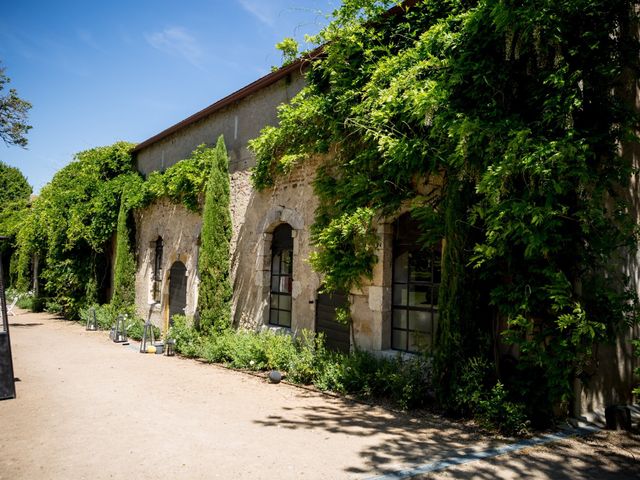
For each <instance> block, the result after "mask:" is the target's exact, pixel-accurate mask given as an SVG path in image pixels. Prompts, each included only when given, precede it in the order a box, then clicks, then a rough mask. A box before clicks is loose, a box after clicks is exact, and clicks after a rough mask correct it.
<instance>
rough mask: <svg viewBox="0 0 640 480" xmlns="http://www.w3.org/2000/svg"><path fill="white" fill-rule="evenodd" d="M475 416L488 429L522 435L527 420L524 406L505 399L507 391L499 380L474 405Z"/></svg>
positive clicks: (525, 429)
mask: <svg viewBox="0 0 640 480" xmlns="http://www.w3.org/2000/svg"><path fill="white" fill-rule="evenodd" d="M475 413H476V418H477V420H478V421H479V423H480V425H481V426H483V427H484V428H487V429H489V430H498V431H500V432H502V433H505V434H507V435H524V434H525V433H527V429H528V426H529V422H528V421H527V415H526V412H525V407H524V405H522V404H521V403H516V402H511V401H509V400H508V399H507V391H506V390H505V388H504V385H503V384H502V383H500V382H498V383H496V384H495V385H494V387H493V388H492V389H491V392H489V394H488V395H487V396H486V397H485V398H483V399H482V400H480V401H479V402H478V404H477V406H476V412H475Z"/></svg>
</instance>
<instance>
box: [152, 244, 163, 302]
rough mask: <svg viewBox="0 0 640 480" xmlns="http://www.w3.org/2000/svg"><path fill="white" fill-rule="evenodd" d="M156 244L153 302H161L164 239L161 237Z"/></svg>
mask: <svg viewBox="0 0 640 480" xmlns="http://www.w3.org/2000/svg"><path fill="white" fill-rule="evenodd" d="M155 243H156V245H155V252H154V259H153V300H154V301H156V302H159V301H160V290H161V287H162V248H163V246H164V242H163V241H162V237H160V236H159V237H158V239H157V240H156V242H155Z"/></svg>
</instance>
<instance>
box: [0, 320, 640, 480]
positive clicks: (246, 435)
mask: <svg viewBox="0 0 640 480" xmlns="http://www.w3.org/2000/svg"><path fill="white" fill-rule="evenodd" d="M10 323H11V339H12V347H13V356H14V369H15V375H16V376H17V377H19V378H20V382H18V383H17V384H16V387H17V394H18V398H17V399H15V400H6V401H2V402H0V479H3V480H4V479H11V480H16V479H32V478H43V479H83V478H86V479H89V478H90V479H92V480H94V479H103V478H104V479H111V478H113V479H125V478H126V479H131V478H179V479H182V478H184V479H210V478H234V479H235V478H246V479H249V478H250V479H287V478H296V479H299V478H307V479H322V478H327V479H336V478H362V479H366V478H371V477H375V476H379V475H384V474H390V473H392V472H395V471H397V470H400V469H406V468H412V467H413V466H417V465H423V464H425V463H431V462H435V461H439V460H444V459H447V458H450V457H452V456H456V455H460V453H461V452H466V451H470V450H485V449H488V448H494V447H499V446H503V445H505V444H506V442H505V441H501V440H498V439H494V438H491V437H487V436H482V435H481V434H479V433H477V432H476V431H475V430H474V429H472V428H468V427H465V426H464V425H460V424H457V423H454V422H448V421H446V420H443V419H441V418H438V417H427V418H420V419H416V418H412V417H410V416H406V415H403V414H398V413H393V412H389V411H387V410H385V409H382V408H378V407H370V406H367V405H362V404H359V403H354V402H350V401H347V400H342V399H337V398H332V397H328V396H326V395H322V394H319V393H316V392H312V391H308V390H305V389H301V388H296V387H293V386H290V385H285V384H280V385H270V384H268V383H266V381H265V380H264V379H263V378H261V377H257V376H252V375H247V374H244V373H239V372H234V371H230V370H227V369H224V368H221V367H218V366H213V365H205V364H202V363H200V362H197V361H193V360H185V359H180V358H177V357H173V358H168V357H164V356H160V355H141V354H139V353H137V351H136V350H135V349H134V348H131V347H126V346H121V345H118V344H114V343H112V342H111V341H110V340H109V339H108V337H107V334H106V333H104V332H86V331H85V330H84V329H83V328H82V327H81V326H80V325H78V324H76V323H72V322H67V321H63V320H58V319H56V318H55V317H53V316H51V315H48V314H43V313H41V314H33V313H27V312H24V311H20V312H19V315H18V316H16V317H10ZM602 435H604V437H603V438H602V439H600V440H597V441H600V442H611V441H612V440H611V438H610V435H609V436H608V435H606V434H602ZM615 438H618V437H615ZM620 438H623V437H620ZM624 438H627V437H624ZM624 438H623V440H624ZM629 438H630V440H629V441H631V442H632V444H624V445H621V446H620V448H619V449H618V450H615V451H613V450H611V449H609V448H605V449H602V452H600V453H599V455H600V456H604V457H606V456H607V455H608V452H610V450H611V452H612V457H611V459H610V460H607V462H604V463H603V462H600V461H599V460H598V459H599V457H598V459H596V460H593V459H588V458H587V461H586V463H585V462H583V463H584V465H583V464H581V463H580V460H581V458H579V456H577V455H575V445H582V446H583V447H584V455H586V456H587V457H588V456H589V455H590V453H593V452H594V451H595V450H594V449H593V448H591V447H592V446H591V445H590V444H589V443H585V442H587V440H570V441H565V442H561V443H560V444H558V445H559V448H553V447H551V448H550V447H536V448H532V449H527V450H526V451H524V452H520V453H518V454H513V455H503V456H501V457H497V459H495V460H494V462H493V463H492V461H483V462H474V463H472V464H467V465H464V466H460V467H455V468H452V469H449V470H446V471H444V472H439V473H438V474H432V475H435V476H436V477H437V478H445V477H446V478H456V477H457V476H460V477H461V478H521V477H522V473H523V471H524V470H523V469H524V468H528V469H530V470H529V472H530V473H531V474H532V475H533V476H532V477H530V478H561V477H559V476H556V474H558V473H562V472H563V471H566V472H567V473H568V474H569V473H571V476H570V477H566V478H580V474H581V473H585V475H586V474H589V476H585V477H584V478H606V477H603V476H596V477H591V476H590V475H592V474H593V472H595V473H598V467H599V466H602V465H604V466H605V467H606V468H604V467H603V468H604V470H602V469H601V470H602V472H600V473H604V474H616V473H617V474H618V476H616V477H615V478H625V477H624V474H625V473H627V472H628V473H631V472H632V471H633V472H636V473H634V474H633V476H630V477H629V478H638V474H640V470H633V468H636V469H637V467H638V461H637V460H636V458H634V457H633V455H634V452H633V450H634V449H636V448H637V447H638V445H640V443H638V442H637V438H633V437H629ZM634 442H635V443H634ZM554 445H555V444H554ZM627 447H629V448H627ZM563 449H564V450H563ZM629 449H631V450H629ZM565 450H566V451H565ZM626 451H630V452H631V453H629V454H628V455H627V454H625V453H624V452H626ZM639 453H640V452H638V451H635V455H636V456H638V454H639ZM607 458H608V457H607ZM567 459H568V460H567ZM565 460H566V461H565ZM496 461H497V462H498V463H495V462H496ZM499 462H502V463H499ZM510 462H511V463H510ZM625 462H626V463H625ZM512 466H513V467H514V468H515V470H513V469H512ZM570 467H571V468H570ZM587 467H588V468H587ZM531 469H535V470H531ZM478 475H479V476H478ZM620 475H622V476H620ZM427 478H432V477H427ZM611 478H613V477H611Z"/></svg>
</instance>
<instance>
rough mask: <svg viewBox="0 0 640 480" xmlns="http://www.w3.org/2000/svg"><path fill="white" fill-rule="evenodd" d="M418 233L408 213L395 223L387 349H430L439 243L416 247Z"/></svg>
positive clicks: (407, 350) (438, 271) (438, 277)
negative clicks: (391, 296)
mask: <svg viewBox="0 0 640 480" xmlns="http://www.w3.org/2000/svg"><path fill="white" fill-rule="evenodd" d="M419 240H420V231H419V229H418V225H417V223H416V222H415V221H414V220H413V219H412V218H411V216H410V215H409V214H404V215H402V216H401V217H400V218H399V219H398V220H397V221H396V223H395V229H394V245H393V315H392V318H393V320H392V324H391V348H393V349H395V350H402V351H405V352H420V351H424V350H430V349H431V348H432V347H433V341H434V335H435V331H436V326H437V321H438V288H439V286H440V250H441V246H440V244H437V245H435V246H433V247H432V248H422V247H421V246H420V241H419Z"/></svg>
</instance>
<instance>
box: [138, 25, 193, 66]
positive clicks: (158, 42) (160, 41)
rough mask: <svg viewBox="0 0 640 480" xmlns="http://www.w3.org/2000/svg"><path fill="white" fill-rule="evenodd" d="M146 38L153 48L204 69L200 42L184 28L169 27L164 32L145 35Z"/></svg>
mask: <svg viewBox="0 0 640 480" xmlns="http://www.w3.org/2000/svg"><path fill="white" fill-rule="evenodd" d="M144 37H145V39H146V40H147V42H148V43H149V45H151V46H152V47H153V48H156V49H158V50H160V51H161V52H164V53H167V54H169V55H174V56H178V57H182V58H184V59H185V60H186V61H187V62H189V63H190V64H192V65H194V66H195V67H198V68H202V60H203V57H204V50H203V48H202V47H201V46H200V44H199V43H198V40H196V38H195V37H194V36H193V35H191V34H190V33H189V32H187V30H185V29H184V28H182V27H169V28H165V29H164V30H163V31H162V32H155V33H151V34H145V36H144Z"/></svg>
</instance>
